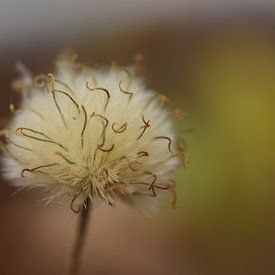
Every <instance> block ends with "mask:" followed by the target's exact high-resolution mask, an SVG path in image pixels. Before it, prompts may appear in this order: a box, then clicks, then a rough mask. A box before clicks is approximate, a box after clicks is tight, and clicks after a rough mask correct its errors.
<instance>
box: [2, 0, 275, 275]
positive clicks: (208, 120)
mask: <svg viewBox="0 0 275 275" xmlns="http://www.w3.org/2000/svg"><path fill="white" fill-rule="evenodd" d="M4 2H5V1H4ZM4 2H3V3H1V5H2V7H1V6H0V7H1V8H2V9H1V12H0V15H3V16H4V18H3V17H1V16H0V18H2V19H0V23H2V27H0V35H1V39H0V40H1V45H2V46H1V47H0V49H1V52H0V58H1V62H0V73H1V74H0V87H1V103H0V104H1V110H0V114H1V120H0V122H1V125H2V126H5V124H6V121H7V120H8V118H9V112H8V104H9V103H10V102H12V101H13V100H15V99H16V96H15V93H14V92H13V91H12V90H11V88H10V82H11V81H12V80H13V79H14V78H15V77H16V72H15V69H14V64H15V63H16V62H17V61H18V60H20V61H22V62H23V63H24V64H26V65H27V66H28V67H29V68H30V69H31V70H32V71H33V72H34V73H35V74H38V73H41V72H50V71H51V70H52V68H53V60H54V58H55V56H56V54H58V53H59V52H60V51H61V50H62V49H63V48H65V47H71V48H73V49H74V50H75V51H76V52H77V53H78V54H79V56H80V61H82V62H84V63H87V64H102V65H109V64H111V62H112V61H116V62H118V64H120V65H127V64H131V63H132V62H133V56H134V55H135V54H136V53H142V54H143V55H144V56H145V63H146V70H147V71H146V72H147V76H148V85H149V86H150V87H152V88H153V89H155V90H157V91H159V92H160V93H163V94H165V95H166V96H168V97H169V98H170V104H171V105H170V106H171V107H179V108H182V109H183V110H184V112H185V114H186V117H187V122H186V123H184V124H182V123H180V122H178V123H177V127H178V128H179V131H182V132H183V134H182V139H183V141H184V142H185V144H186V146H187V150H188V155H189V159H190V161H189V163H188V165H187V166H186V168H185V169H181V170H179V171H178V174H177V209H176V210H173V209H170V208H169V201H168V202H167V206H166V207H163V209H162V211H161V212H160V213H159V215H158V216H156V217H153V218H152V219H147V218H145V217H143V216H142V215H140V214H138V213H136V212H135V211H133V210H131V209H129V208H128V207H127V206H124V205H119V206H118V207H117V208H116V209H112V208H110V207H107V206H104V205H100V206H98V207H97V208H96V209H95V210H94V212H93V213H92V216H91V221H90V224H89V234H88V238H87V242H86V244H85V249H84V254H83V262H82V267H81V274H83V275H84V274H87V275H88V274H148V275H149V274H150V275H151V274H152V275H154V274H156V275H158V274H163V275H164V274H165V275H166V274H172V275H174V274H175V275H178V274H186V275H204V274H211V275H216V274H217V275H227V274H228V275H229V274H230V275H233V274H234V275H235V274H242V275H246V274H247V275H250V274H251V275H254V274H255V275H258V274H259V275H260V274H265V275H269V274H270V275H271V274H275V259H274V257H275V215H274V214H275V202H274V197H275V182H274V180H275V169H274V168H275V167H274V166H275V155H274V152H275V130H274V126H275V108H274V107H275V78H274V76H275V62H274V61H275V51H274V49H275V48H274V46H275V45H274V38H275V36H274V21H273V18H274V13H273V9H272V8H271V7H270V6H267V4H265V3H262V5H260V6H261V9H259V7H260V6H257V5H256V6H250V5H249V4H244V5H241V4H240V3H239V4H237V5H233V1H225V2H226V3H228V4H227V5H225V6H223V5H218V6H216V5H212V4H210V2H208V1H205V2H200V1H195V2H196V3H198V5H191V4H190V3H192V2H190V1H188V2H187V1H171V3H169V4H168V3H167V2H166V1H154V0H150V1H147V2H146V1H141V2H140V3H139V4H137V3H136V2H133V1H118V2H116V3H115V4H114V2H111V1H101V2H100V1H91V2H89V1H84V0H82V1H80V2H79V3H78V4H76V3H74V2H73V1H68V2H66V1H63V0H60V1H57V2H53V1H44V2H43V3H42V2H41V3H39V5H38V4H37V3H36V4H35V2H33V1H31V0H24V1H21V2H20V3H19V1H15V0H13V1H11V2H6V3H4ZM37 2H39V1H37ZM185 3H189V5H187V4H185ZM203 3H204V4H203ZM40 5H41V6H40ZM190 7H191V8H190ZM229 7H232V9H229ZM233 7H234V9H233ZM1 20H2V21H1ZM189 129H195V131H192V132H190V133H185V132H188V130H189ZM14 192H15V189H14V188H12V187H10V186H9V185H8V184H7V183H6V182H3V181H2V183H1V185H0V274H1V275H6V274H7V275H8V274H9V275H10V274H13V275H17V274H18V275H20V274H26V275H31V274H62V270H63V267H64V265H65V264H66V257H67V255H68V254H69V251H70V247H71V245H72V242H73V237H74V233H75V225H76V217H75V216H74V215H73V214H72V213H70V211H69V210H67V209H64V208H61V207H58V206H55V205H52V206H50V207H44V206H43V204H42V203H41V202H39V199H41V198H42V197H43V194H41V193H40V192H35V191H29V192H20V193H17V194H16V195H15V196H13V195H12V194H13V193H14ZM170 199H171V198H170Z"/></svg>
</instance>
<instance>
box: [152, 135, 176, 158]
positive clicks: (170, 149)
mask: <svg viewBox="0 0 275 275" xmlns="http://www.w3.org/2000/svg"><path fill="white" fill-rule="evenodd" d="M154 139H166V140H168V142H169V143H168V150H169V152H170V153H172V154H173V151H172V148H171V147H172V139H171V138H169V137H166V136H159V137H154Z"/></svg>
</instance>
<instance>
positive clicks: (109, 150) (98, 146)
mask: <svg viewBox="0 0 275 275" xmlns="http://www.w3.org/2000/svg"><path fill="white" fill-rule="evenodd" d="M114 147H115V145H114V144H112V145H111V147H110V148H107V149H105V148H102V145H100V144H98V145H97V148H98V149H99V150H100V151H102V152H104V153H107V152H111V151H112V150H113V149H114Z"/></svg>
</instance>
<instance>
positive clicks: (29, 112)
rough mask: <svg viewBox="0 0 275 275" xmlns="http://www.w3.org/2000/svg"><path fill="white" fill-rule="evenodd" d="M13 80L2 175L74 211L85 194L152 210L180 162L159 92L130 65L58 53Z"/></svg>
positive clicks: (168, 117) (171, 181) (167, 186)
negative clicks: (16, 92) (49, 66)
mask: <svg viewBox="0 0 275 275" xmlns="http://www.w3.org/2000/svg"><path fill="white" fill-rule="evenodd" d="M21 70H23V76H22V79H21V81H20V82H17V83H16V87H17V88H21V90H22V92H23V99H22V103H21V107H20V108H19V109H18V110H15V108H14V106H13V105H11V106H10V107H11V110H12V111H13V113H14V117H13V119H12V121H11V123H10V127H9V130H8V131H2V134H3V135H4V136H5V140H6V144H3V142H2V148H3V151H4V152H5V156H4V157H3V159H2V163H3V171H4V176H5V177H6V178H7V179H9V180H12V181H13V183H14V184H15V185H17V186H20V187H22V188H35V187H42V188H46V189H48V190H49V193H50V194H49V196H48V197H47V199H48V201H57V202H67V203H69V205H70V206H71V208H72V210H74V211H77V209H78V208H79V206H80V205H81V204H82V203H84V202H85V200H87V199H91V200H94V199H102V200H104V201H105V202H107V203H108V204H111V205H113V204H114V203H115V201H116V199H121V200H124V201H127V202H129V203H132V204H134V205H136V206H139V207H140V208H141V209H149V210H150V209H152V208H154V207H155V206H156V205H157V204H158V202H159V199H160V198H162V197H163V194H164V193H166V192H167V191H172V192H173V190H174V184H173V177H174V173H175V169H176V168H177V166H178V165H179V163H180V158H179V156H178V153H177V150H178V148H177V146H176V143H177V140H176V135H175V131H174V127H173V124H172V121H171V116H170V115H171V113H169V112H168V111H167V110H165V109H164V108H163V103H164V101H165V97H163V96H161V95H159V94H157V93H155V92H153V91H152V90H150V89H148V88H147V87H146V86H145V83H144V79H142V78H140V77H138V76H137V75H136V74H135V68H134V67H129V68H119V67H117V66H111V67H110V68H95V69H93V68H90V67H86V66H83V65H80V64H77V63H76V62H75V59H74V58H70V57H68V56H63V57H61V58H59V59H58V61H57V64H56V71H55V73H54V74H47V75H39V76H36V77H34V78H32V77H31V75H30V74H29V73H28V72H27V71H26V70H25V69H24V68H23V69H22V68H21Z"/></svg>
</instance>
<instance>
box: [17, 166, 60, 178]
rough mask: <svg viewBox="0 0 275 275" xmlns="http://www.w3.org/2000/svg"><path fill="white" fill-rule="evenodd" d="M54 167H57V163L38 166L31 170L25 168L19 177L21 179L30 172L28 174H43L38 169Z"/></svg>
mask: <svg viewBox="0 0 275 275" xmlns="http://www.w3.org/2000/svg"><path fill="white" fill-rule="evenodd" d="M55 165H58V163H53V164H45V165H40V166H36V167H34V168H31V169H30V168H25V169H23V170H22V171H21V177H22V178H24V177H25V176H24V173H25V172H30V173H32V172H35V171H37V170H38V172H40V173H43V172H41V171H39V169H41V168H48V167H52V166H55Z"/></svg>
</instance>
